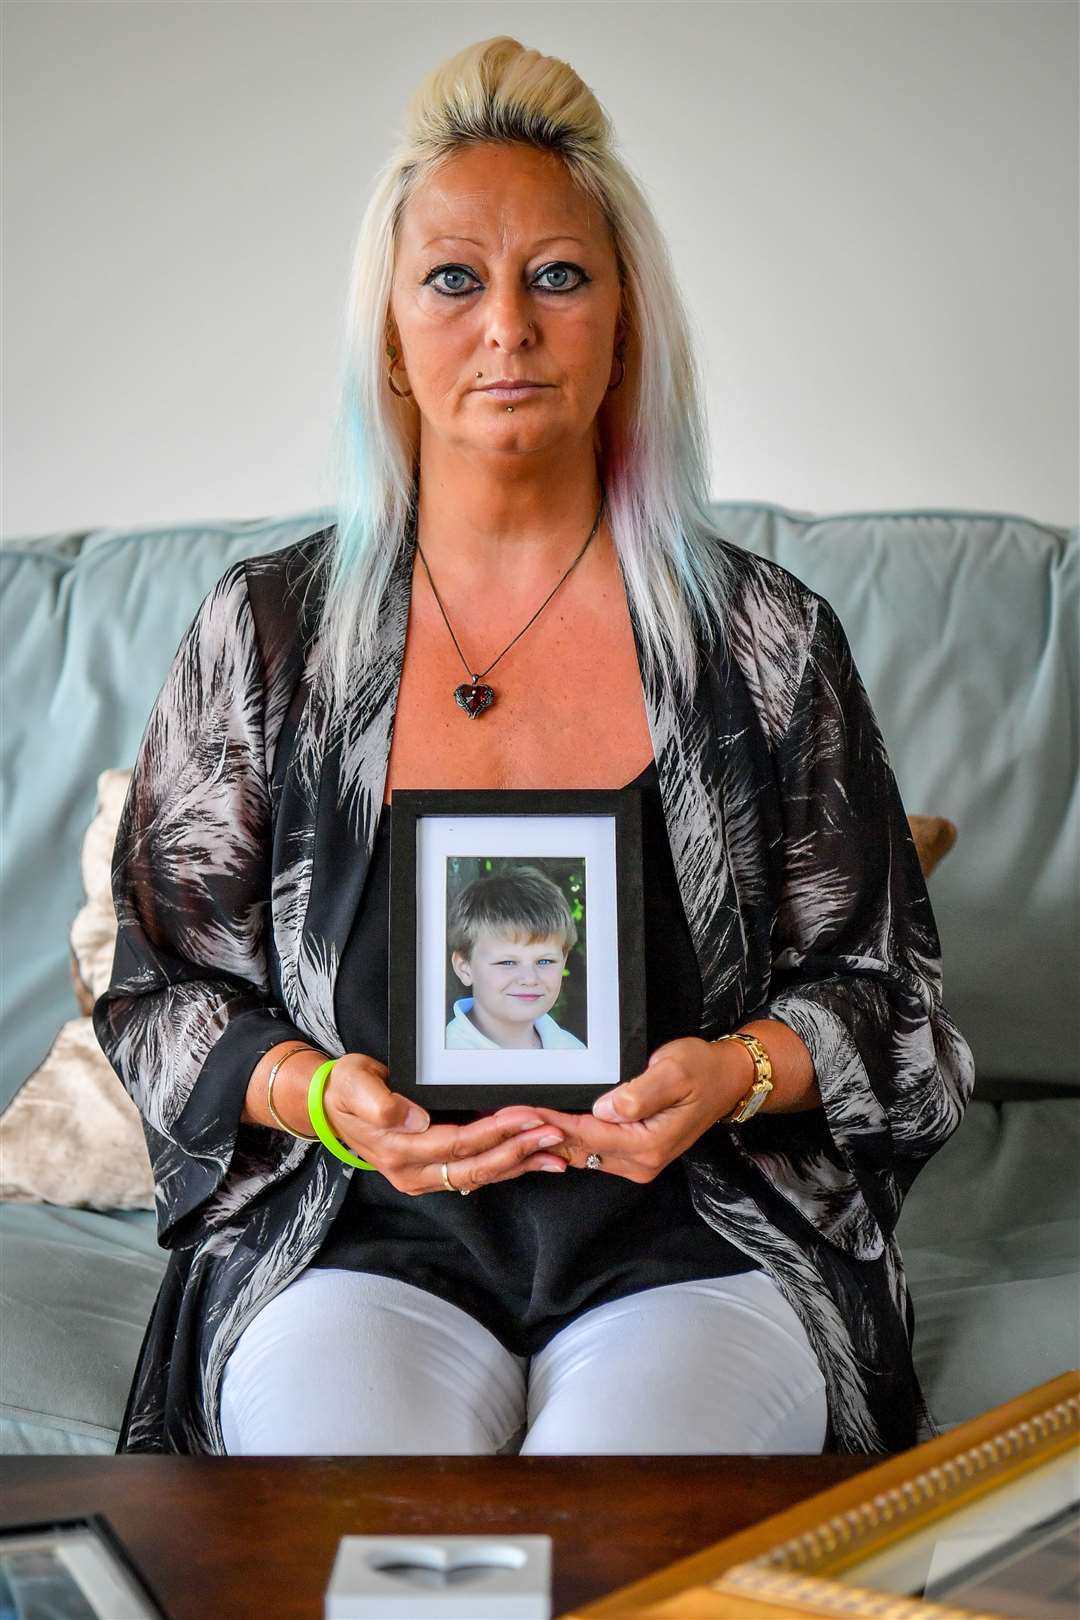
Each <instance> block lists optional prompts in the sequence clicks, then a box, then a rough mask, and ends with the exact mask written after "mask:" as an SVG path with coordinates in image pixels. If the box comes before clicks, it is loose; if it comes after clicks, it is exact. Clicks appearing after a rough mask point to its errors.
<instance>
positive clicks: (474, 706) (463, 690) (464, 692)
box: [416, 480, 607, 720]
mask: <svg viewBox="0 0 1080 1620" xmlns="http://www.w3.org/2000/svg"><path fill="white" fill-rule="evenodd" d="M606 499H607V490H606V489H605V488H604V484H603V481H602V480H601V484H600V507H599V510H598V511H597V514H596V522H595V523H594V524H593V526H592V528H591V530H590V531H589V538H588V540H586V542H585V544H584V545H583V546H582V548H581V550H580V551H579V552H578V554H577V556H576V557H575V558H574V560H573V562H572V563H571V564H570V567H569V568H568V569H567V570H566V573H565V574H564V575H563V576H562V579H560V580H559V582H558V584H557V585H556V586H555V587H554V589H553V590H551V591H549V593H548V595H547V596H545V598H544V600H543V601H542V602H541V604H540V606H539V607H538V608H537V610H536V612H535V613H534V614H533V616H532V618H531V619H530V620H529V624H532V623H533V622H534V620H536V619H538V618H539V617H540V615H541V613H543V611H544V609H545V608H546V607H547V605H548V603H549V602H550V601H551V598H552V597H553V596H554V595H555V591H557V590H558V588H559V585H561V584H562V583H563V580H564V579H566V578H567V576H568V575H569V574H570V573H572V571H573V570H574V569H575V568H576V567H577V565H578V563H579V562H580V561H581V559H582V557H584V555H585V553H586V551H587V550H588V548H589V545H590V543H591V541H592V538H593V536H594V535H595V533H596V531H597V529H598V528H599V527H600V519H601V518H602V517H603V515H604V503H605V501H606ZM416 549H417V551H419V553H420V561H421V562H422V563H423V565H424V572H425V573H426V574H427V577H428V583H429V585H430V586H431V589H432V593H433V594H434V597H435V600H436V602H438V604H439V612H440V613H441V614H442V616H443V618H444V619H445V620H446V628H447V629H448V630H449V631H450V635H451V637H452V639H453V643H454V646H455V647H457V650H458V657H459V658H460V659H461V662H462V663H463V664H464V665H465V669H466V671H467V672H468V673H469V674H470V675H471V676H472V684H471V685H470V684H469V683H468V682H463V683H462V685H461V686H455V688H454V702H455V703H456V704H457V706H458V708H459V709H464V710H465V713H466V714H467V715H468V716H469V719H470V720H475V719H476V717H477V715H478V714H483V712H484V710H485V709H490V707H491V705H492V704H493V703H494V701H495V692H494V689H493V688H492V687H490V686H486V685H485V686H482V685H481V684H480V682H481V680H482V678H483V677H484V676H485V675H486V674H487V673H488V670H492V669H494V668H495V665H496V664H497V663H498V662H499V658H503V657H505V655H506V654H507V653H508V652H509V651H510V648H511V647H512V646H513V645H514V641H519V640H520V639H521V637H522V636H523V635H524V634H525V631H526V630H527V629H528V628H529V624H527V625H525V626H524V628H523V629H521V630H519V631H518V633H517V635H516V636H515V637H514V641H510V642H508V643H507V645H506V646H505V647H504V648H503V650H502V652H501V653H500V654H499V658H494V659H492V661H491V663H490V664H489V665H488V667H487V669H482V670H480V671H479V673H478V674H476V675H473V674H472V671H471V670H470V669H469V665H468V662H467V661H466V658H465V654H464V653H463V652H462V650H461V648H460V646H459V645H458V638H457V636H455V635H454V629H453V626H452V625H451V623H450V620H449V619H448V618H447V617H446V609H445V608H444V607H443V605H442V599H441V598H440V596H439V593H438V591H437V590H436V589H435V581H434V580H433V579H432V577H431V569H430V568H429V567H428V565H427V558H426V557H425V556H424V552H423V547H422V546H421V545H420V542H419V540H417V542H416Z"/></svg>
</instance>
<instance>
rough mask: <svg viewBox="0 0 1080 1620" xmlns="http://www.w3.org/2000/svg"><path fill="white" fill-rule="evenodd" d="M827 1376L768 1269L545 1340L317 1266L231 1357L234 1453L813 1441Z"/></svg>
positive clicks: (448, 1452) (228, 1425)
mask: <svg viewBox="0 0 1080 1620" xmlns="http://www.w3.org/2000/svg"><path fill="white" fill-rule="evenodd" d="M825 1425H826V1407H825V1381H824V1379H823V1378H822V1376H821V1369H820V1367H819V1366H818V1363H817V1361H816V1359H815V1357H814V1354H813V1352H812V1350H811V1348H810V1344H809V1342H808V1340H807V1337H806V1334H805V1332H804V1330H803V1327H802V1324H801V1322H800V1321H799V1319H798V1317H797V1316H796V1314H795V1312H794V1311H793V1310H792V1309H791V1306H790V1305H788V1303H787V1302H786V1300H785V1299H784V1298H783V1295H782V1294H781V1293H780V1291H779V1290H778V1289H777V1287H776V1285H775V1284H774V1283H773V1282H772V1281H771V1279H770V1278H769V1277H767V1276H766V1274H765V1273H764V1272H762V1271H750V1272H745V1273H742V1274H740V1275H737V1276H733V1277H715V1278H702V1279H699V1280H694V1281H691V1282H679V1283H668V1284H665V1285H663V1286H662V1287H659V1288H646V1289H644V1290H642V1291H641V1292H639V1293H636V1294H630V1295H627V1296H626V1297H625V1298H623V1299H616V1300H611V1301H609V1302H608V1303H606V1304H603V1305H597V1306H595V1307H594V1308H593V1309H592V1310H588V1311H584V1312H583V1313H582V1314H581V1315H580V1316H578V1317H576V1318H575V1319H574V1320H573V1321H572V1322H570V1323H568V1324H567V1326H566V1327H564V1328H562V1329H561V1330H560V1331H559V1332H558V1333H557V1334H556V1335H555V1337H554V1338H552V1339H550V1340H549V1341H548V1343H547V1344H546V1345H545V1346H544V1348H543V1349H542V1350H540V1351H539V1352H538V1353H537V1354H536V1355H534V1356H532V1357H527V1356H516V1355H512V1354H511V1352H510V1351H509V1350H507V1349H506V1348H505V1346H504V1345H502V1344H501V1343H500V1342H499V1340H498V1339H497V1338H495V1336H494V1335H493V1334H492V1333H490V1332H489V1331H488V1329H487V1328H486V1327H484V1326H483V1325H482V1324H481V1323H480V1322H478V1321H477V1320H476V1319H475V1317H472V1316H470V1315H469V1314H468V1313H467V1312H466V1311H464V1310H462V1309H461V1308H460V1307H459V1306H457V1305H452V1304H450V1303H449V1302H448V1301H446V1300H444V1299H441V1298H440V1297H439V1296H438V1295H437V1294H431V1293H428V1292H427V1291H426V1290H424V1289H422V1288H417V1287H415V1286H414V1285H413V1284H412V1283H407V1282H402V1281H400V1280H399V1279H398V1278H396V1277H382V1276H377V1275H374V1274H370V1273H367V1272H359V1271H346V1270H336V1269H330V1268H323V1267H315V1268H308V1269H307V1270H306V1271H303V1272H301V1274H300V1276H299V1277H297V1278H296V1279H295V1280H294V1281H293V1282H291V1283H289V1284H288V1286H287V1287H285V1288H284V1289H282V1291H281V1293H279V1294H276V1295H275V1296H274V1298H273V1299H271V1300H270V1301H269V1302H268V1303H267V1304H266V1305H265V1306H264V1307H263V1308H262V1310H261V1311H260V1312H259V1314H258V1315H257V1316H256V1317H255V1318H254V1319H253V1320H252V1321H251V1322H249V1323H248V1325H247V1327H246V1328H245V1329H244V1331H243V1333H242V1334H241V1335H240V1338H239V1339H238V1340H237V1343H236V1344H235V1345H234V1347H233V1349H232V1352H231V1354H230V1355H229V1357H228V1359H227V1361H226V1363H225V1370H224V1376H223V1380H222V1387H221V1427H222V1433H223V1436H224V1440H225V1449H226V1451H227V1452H228V1453H229V1454H230V1455H231V1456H237V1455H242V1454H247V1455H283V1454H286V1453H287V1454H292V1455H312V1454H321V1455H324V1456H325V1455H347V1456H405V1455H409V1456H462V1455H493V1454H498V1453H507V1452H509V1453H520V1455H522V1456H526V1455H530V1454H531V1455H545V1456H551V1455H560V1456H562V1455H571V1456H572V1455H580V1456H598V1455H602V1454H607V1455H616V1454H617V1455H643V1456H651V1455H658V1454H660V1453H676V1454H693V1453H699V1454H700V1453H710V1454H733V1453H745V1452H770V1453H778V1452H789V1453H790V1452H801V1453H809V1452H820V1451H821V1448H822V1445H823V1443H824V1439H825Z"/></svg>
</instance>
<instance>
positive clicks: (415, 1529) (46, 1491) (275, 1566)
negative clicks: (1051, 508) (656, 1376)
mask: <svg viewBox="0 0 1080 1620" xmlns="http://www.w3.org/2000/svg"><path fill="white" fill-rule="evenodd" d="M881 1461H882V1458H881V1457H880V1456H876V1457H872V1456H858V1457H849V1456H843V1457H840V1456H828V1457H711V1456H705V1457H678V1456H675V1457H175V1456H163V1457H156V1456H154V1457H151V1456H122V1457H4V1458H2V1459H0V1478H2V1480H3V1492H2V1507H0V1517H2V1519H3V1521H4V1522H7V1523H11V1522H13V1521H15V1520H36V1519H46V1518H54V1517H55V1518H66V1517H68V1516H72V1515H80V1514H84V1513H91V1512H94V1513H103V1514H104V1515H105V1517H106V1518H107V1519H108V1520H109V1522H110V1523H111V1525H112V1527H113V1529H114V1530H115V1531H116V1532H117V1534H118V1535H119V1536H120V1539H121V1540H122V1541H123V1542H124V1544H125V1546H126V1547H127V1549H128V1551H129V1552H130V1554H131V1556H132V1558H133V1559H134V1560H135V1563H136V1564H137V1565H138V1566H139V1568H140V1569H141V1571H142V1572H143V1574H144V1575H145V1576H146V1578H147V1580H148V1581H149V1583H150V1585H151V1587H152V1588H153V1589H154V1591H155V1592H156V1593H157V1594H158V1596H159V1597H160V1599H161V1600H162V1602H163V1603H164V1604H165V1605H166V1607H167V1608H168V1610H169V1613H170V1614H171V1615H172V1617H173V1620H249V1617H250V1620H254V1617H255V1616H259V1617H260V1620H263V1617H269V1616H273V1617H274V1620H322V1614H323V1594H324V1591H325V1589H326V1586H327V1583H328V1581H329V1579H330V1570H331V1567H332V1565H333V1562H334V1557H335V1554H336V1552H337V1544H338V1540H339V1538H340V1537H341V1536H344V1535H549V1536H550V1537H551V1540H552V1614H553V1616H559V1615H562V1614H565V1613H567V1612H568V1611H569V1610H572V1609H575V1608H578V1607H580V1606H582V1605H584V1604H586V1603H591V1602H593V1601H595V1600H596V1599H597V1598H600V1597H603V1596H605V1595H606V1594H607V1593H609V1592H612V1591H613V1590H615V1588H617V1587H621V1586H626V1585H628V1584H629V1583H630V1582H632V1581H636V1580H640V1579H641V1578H642V1577H643V1576H646V1575H650V1574H653V1573H654V1572H655V1571H656V1570H658V1569H660V1568H661V1567H662V1566H663V1565H665V1564H670V1563H672V1562H673V1561H674V1560H675V1559H677V1558H683V1557H687V1556H689V1555H690V1554H691V1553H695V1552H699V1551H700V1550H701V1549H702V1548H704V1547H707V1546H708V1545H709V1544H710V1543H712V1542H714V1541H719V1540H721V1539H722V1538H723V1537H724V1536H729V1535H732V1534H733V1533H734V1532H735V1531H737V1530H741V1529H744V1528H745V1527H747V1526H748V1525H751V1524H755V1523H756V1522H757V1521H758V1520H759V1519H763V1518H765V1517H766V1516H768V1515H769V1514H772V1513H778V1512H780V1511H781V1509H783V1508H786V1507H790V1506H791V1505H792V1504H793V1503H795V1502H798V1501H801V1500H802V1499H803V1498H804V1497H807V1496H812V1495H813V1494H814V1493H815V1492H816V1491H821V1490H825V1489H827V1488H828V1487H829V1486H830V1485H836V1484H838V1483H839V1482H840V1481H841V1480H845V1479H848V1478H850V1477H851V1476H852V1475H854V1474H857V1473H860V1472H862V1471H863V1470H864V1469H867V1468H871V1467H873V1466H874V1465H875V1463H879V1462H881Z"/></svg>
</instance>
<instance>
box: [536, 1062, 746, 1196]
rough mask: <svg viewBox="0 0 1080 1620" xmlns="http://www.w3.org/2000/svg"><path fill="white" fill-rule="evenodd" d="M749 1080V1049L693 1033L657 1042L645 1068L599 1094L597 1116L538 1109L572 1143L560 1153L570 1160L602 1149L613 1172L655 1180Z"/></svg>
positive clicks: (581, 1162)
mask: <svg viewBox="0 0 1080 1620" xmlns="http://www.w3.org/2000/svg"><path fill="white" fill-rule="evenodd" d="M740 1052H742V1057H743V1062H742V1063H740V1062H739V1060H738V1054H739V1053H740ZM748 1085H749V1081H748V1079H747V1075H746V1070H745V1051H743V1049H742V1048H738V1047H736V1052H735V1060H734V1061H732V1048H731V1046H727V1045H726V1046H714V1045H713V1044H712V1043H711V1042H709V1041H703V1040H701V1039H700V1038H699V1037H698V1036H697V1035H687V1036H682V1037H680V1038H679V1039H678V1040H674V1041H667V1042H666V1043H665V1044H664V1045H663V1046H658V1047H657V1048H656V1050H655V1052H653V1054H652V1056H651V1057H650V1058H649V1061H648V1063H647V1064H646V1066H645V1070H644V1072H643V1073H642V1074H639V1075H635V1077H634V1078H633V1079H632V1080H627V1081H626V1082H625V1083H624V1084H623V1085H621V1086H619V1087H618V1088H617V1089H616V1090H615V1091H612V1092H609V1093H607V1094H606V1095H605V1096H603V1097H598V1098H597V1100H596V1102H595V1103H594V1104H593V1112H592V1113H591V1114H563V1113H560V1112H559V1111H558V1109H555V1108H534V1109H533V1110H532V1112H533V1114H534V1115H536V1116H537V1117H540V1118H543V1119H545V1120H547V1121H548V1123H549V1124H551V1125H555V1126H558V1127H559V1128H560V1129H561V1130H563V1131H564V1132H565V1135H566V1142H565V1146H563V1147H562V1148H557V1149H556V1150H555V1151H556V1153H558V1154H559V1156H560V1157H565V1158H566V1160H567V1162H568V1163H569V1164H570V1165H572V1166H574V1167H575V1168H577V1169H579V1170H580V1169H584V1167H585V1160H586V1159H587V1158H588V1156H589V1154H590V1153H598V1154H599V1155H600V1158H601V1160H602V1168H603V1169H604V1170H607V1171H609V1172H610V1173H611V1174H612V1175H616V1176H625V1177H626V1179H627V1181H640V1182H648V1181H653V1180H655V1178H656V1177H657V1176H658V1175H659V1174H660V1172H661V1170H663V1169H665V1168H666V1167H667V1166H668V1165H669V1164H671V1162H672V1161H673V1160H674V1159H677V1158H678V1157H679V1154H680V1153H685V1151H686V1149H687V1148H688V1147H690V1146H692V1144H693V1143H694V1142H696V1141H697V1139H698V1137H699V1136H703V1135H704V1134H705V1132H706V1131H707V1130H708V1129H709V1128H710V1127H711V1126H713V1125H715V1124H716V1122H717V1120H718V1119H720V1118H721V1117H722V1116H723V1115H724V1114H728V1113H730V1112H731V1111H732V1109H733V1108H734V1107H735V1105H736V1103H737V1102H738V1101H739V1098H740V1097H742V1096H743V1095H744V1094H745V1092H746V1090H747V1087H748ZM608 1121H612V1123H610V1124H609V1123H607V1122H608Z"/></svg>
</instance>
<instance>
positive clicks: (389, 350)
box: [386, 343, 413, 399]
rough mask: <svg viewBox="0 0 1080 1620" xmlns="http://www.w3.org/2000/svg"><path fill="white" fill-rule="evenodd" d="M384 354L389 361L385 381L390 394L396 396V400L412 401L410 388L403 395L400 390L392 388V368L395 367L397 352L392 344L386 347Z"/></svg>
mask: <svg viewBox="0 0 1080 1620" xmlns="http://www.w3.org/2000/svg"><path fill="white" fill-rule="evenodd" d="M386 354H387V358H388V359H389V361H390V369H389V370H388V371H387V373H386V380H387V382H388V383H389V384H390V392H391V393H392V394H396V395H397V397H398V399H412V397H413V395H412V389H411V388H410V389H408V390H407V392H405V393H404V394H403V393H402V392H401V389H400V388H395V387H394V367H395V366H396V365H397V358H398V352H397V350H396V349H395V348H394V345H393V344H392V343H388V344H387V345H386Z"/></svg>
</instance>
